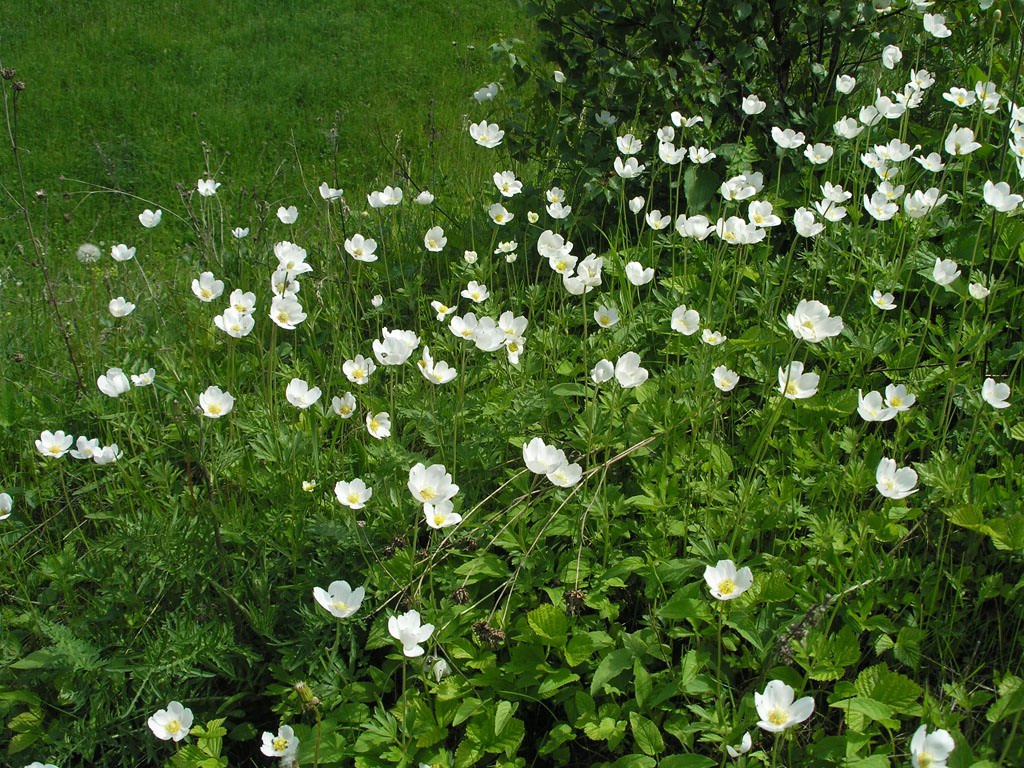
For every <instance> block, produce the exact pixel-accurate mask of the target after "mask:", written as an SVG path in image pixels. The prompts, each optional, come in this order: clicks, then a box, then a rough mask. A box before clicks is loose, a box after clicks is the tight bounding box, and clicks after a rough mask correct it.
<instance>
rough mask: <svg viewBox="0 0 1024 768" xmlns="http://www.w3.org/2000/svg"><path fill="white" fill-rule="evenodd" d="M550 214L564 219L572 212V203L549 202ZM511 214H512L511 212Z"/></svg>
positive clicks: (553, 217)
mask: <svg viewBox="0 0 1024 768" xmlns="http://www.w3.org/2000/svg"><path fill="white" fill-rule="evenodd" d="M546 210H547V212H548V216H550V217H551V218H552V219H558V220H561V219H564V218H567V217H568V216H569V214H570V213H572V206H571V205H562V203H549V204H548V206H547V209H546ZM509 215H510V216H511V214H509Z"/></svg>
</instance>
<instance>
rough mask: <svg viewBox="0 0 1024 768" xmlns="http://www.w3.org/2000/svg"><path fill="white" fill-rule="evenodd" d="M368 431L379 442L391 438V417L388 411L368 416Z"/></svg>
mask: <svg viewBox="0 0 1024 768" xmlns="http://www.w3.org/2000/svg"><path fill="white" fill-rule="evenodd" d="M366 431H367V432H369V433H370V437H373V438H376V439H377V440H383V439H384V438H385V437H391V415H390V414H389V413H388V412H387V411H381V412H380V413H368V414H366Z"/></svg>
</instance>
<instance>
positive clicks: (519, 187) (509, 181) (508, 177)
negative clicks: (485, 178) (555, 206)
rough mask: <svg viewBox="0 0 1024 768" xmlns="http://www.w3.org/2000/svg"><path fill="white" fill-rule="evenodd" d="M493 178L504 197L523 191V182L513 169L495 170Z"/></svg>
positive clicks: (513, 195)
mask: <svg viewBox="0 0 1024 768" xmlns="http://www.w3.org/2000/svg"><path fill="white" fill-rule="evenodd" d="M492 178H493V179H494V186H496V187H497V188H498V192H500V193H501V196H502V197H515V196H516V195H518V194H519V193H520V192H522V191H523V182H521V181H519V179H517V178H516V175H515V173H513V172H512V171H495V172H494V176H493V177H492ZM552 202H554V201H552Z"/></svg>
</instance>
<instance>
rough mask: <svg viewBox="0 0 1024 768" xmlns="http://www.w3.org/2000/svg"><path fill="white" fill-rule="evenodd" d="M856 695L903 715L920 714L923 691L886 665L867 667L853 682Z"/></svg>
mask: <svg viewBox="0 0 1024 768" xmlns="http://www.w3.org/2000/svg"><path fill="white" fill-rule="evenodd" d="M854 688H855V689H856V691H857V693H858V695H860V696H862V697H864V698H867V699H874V700H875V701H878V702H881V703H883V704H885V705H887V706H889V707H891V708H892V709H893V710H894V711H896V712H899V713H901V714H905V715H915V714H918V713H919V712H920V709H921V707H920V701H921V696H922V695H923V693H924V689H922V688H921V686H919V685H918V684H917V683H915V682H914V681H913V680H911V679H910V678H909V677H905V676H904V675H901V674H899V673H898V672H892V671H891V670H890V669H889V667H888V666H887V665H886V664H876V665H875V666H873V667H868V668H867V669H865V670H864V671H863V672H861V673H860V674H859V675H857V680H856V682H854Z"/></svg>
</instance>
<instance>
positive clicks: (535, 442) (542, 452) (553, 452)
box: [523, 363, 610, 475]
mask: <svg viewBox="0 0 1024 768" xmlns="http://www.w3.org/2000/svg"><path fill="white" fill-rule="evenodd" d="M609 365H610V363H609ZM523 463H524V464H525V465H526V468H527V469H528V470H530V471H531V472H533V473H535V474H538V475H546V474H548V473H549V472H554V471H555V470H556V469H558V468H559V467H560V466H562V465H563V464H568V463H569V460H568V459H567V458H566V457H565V451H563V450H561V449H560V448H556V447H554V446H553V445H548V444H546V443H545V442H544V441H543V440H542V439H541V438H539V437H535V438H533V439H532V440H530V442H528V443H523Z"/></svg>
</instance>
